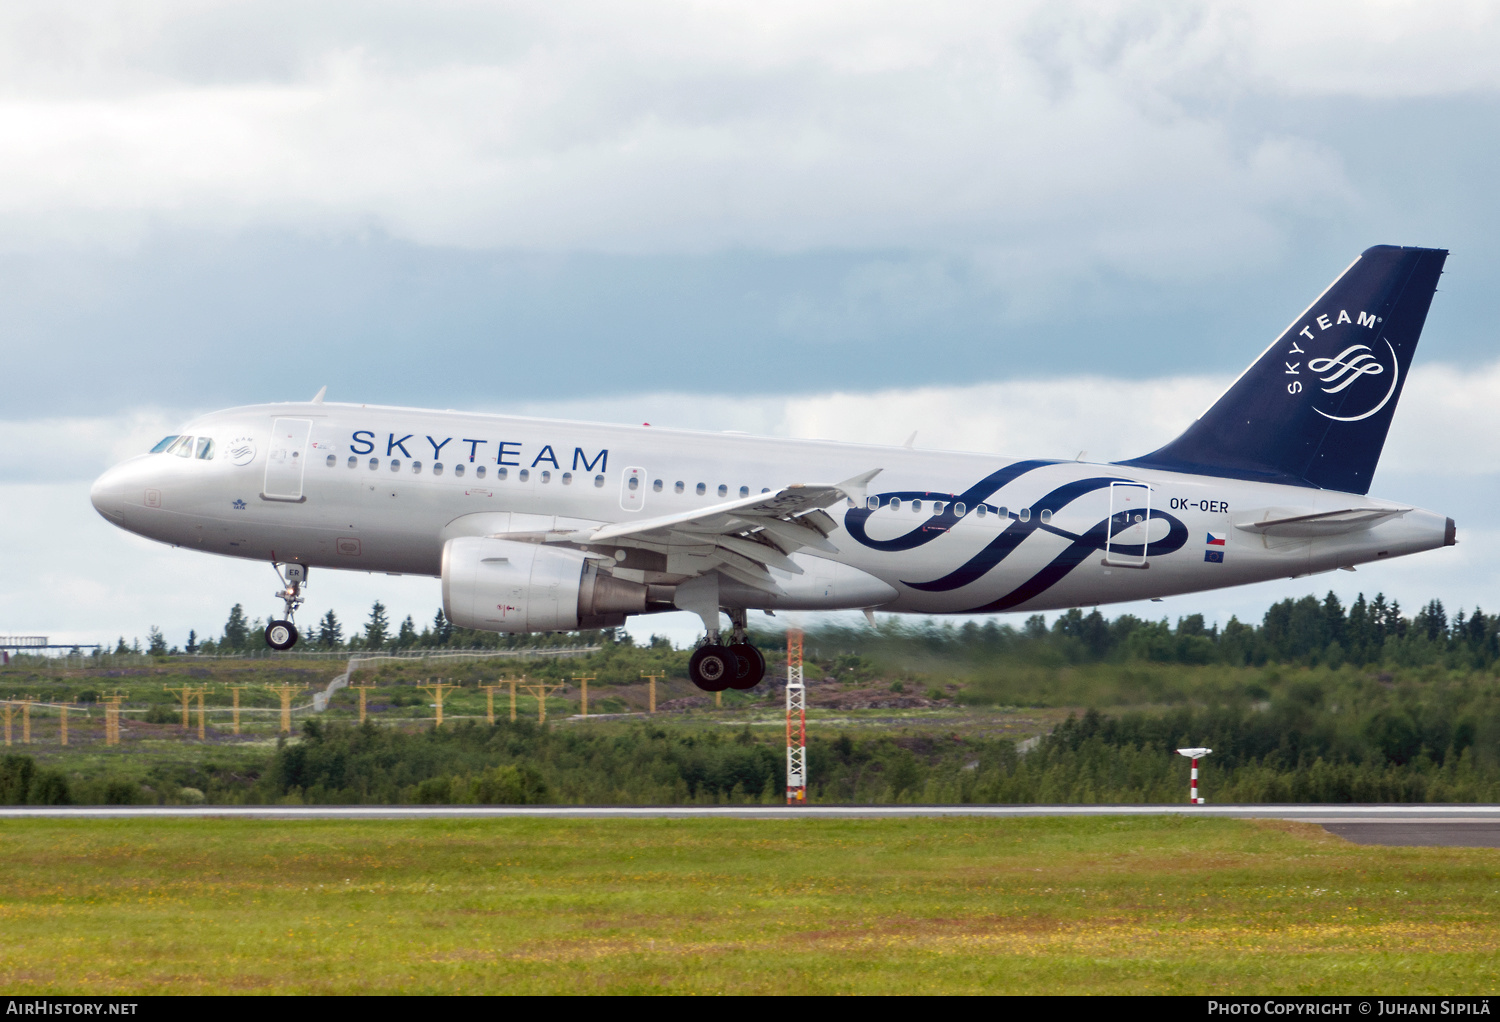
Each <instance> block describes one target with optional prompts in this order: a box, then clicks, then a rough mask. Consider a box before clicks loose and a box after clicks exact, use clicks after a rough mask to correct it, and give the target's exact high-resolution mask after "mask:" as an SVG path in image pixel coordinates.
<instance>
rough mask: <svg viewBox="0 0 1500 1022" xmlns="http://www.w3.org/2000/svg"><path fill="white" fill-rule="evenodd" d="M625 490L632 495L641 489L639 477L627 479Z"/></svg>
mask: <svg viewBox="0 0 1500 1022" xmlns="http://www.w3.org/2000/svg"><path fill="white" fill-rule="evenodd" d="M543 474H545V473H543ZM625 488H626V489H627V490H629V491H630V492H631V493H634V492H635V491H636V490H639V489H640V488H641V477H640V476H631V477H630V478H629V479H627V480H626V481H625Z"/></svg>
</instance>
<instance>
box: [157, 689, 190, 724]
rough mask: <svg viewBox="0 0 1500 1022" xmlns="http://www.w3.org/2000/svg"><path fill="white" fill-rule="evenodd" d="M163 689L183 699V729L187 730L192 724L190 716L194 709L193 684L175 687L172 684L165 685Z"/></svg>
mask: <svg viewBox="0 0 1500 1022" xmlns="http://www.w3.org/2000/svg"><path fill="white" fill-rule="evenodd" d="M162 689H163V690H164V691H167V692H171V693H172V694H173V695H175V696H177V697H178V698H179V699H180V700H182V730H183V731H184V732H186V731H187V729H188V727H189V726H190V724H189V718H190V716H191V714H192V710H191V706H192V702H193V688H192V686H191V685H183V686H182V687H181V688H173V687H172V686H171V685H163V686H162Z"/></svg>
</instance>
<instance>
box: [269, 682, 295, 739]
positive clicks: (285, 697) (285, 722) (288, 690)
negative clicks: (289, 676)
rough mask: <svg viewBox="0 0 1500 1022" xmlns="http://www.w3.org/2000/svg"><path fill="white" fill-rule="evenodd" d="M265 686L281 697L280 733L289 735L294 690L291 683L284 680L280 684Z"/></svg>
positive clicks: (290, 731)
mask: <svg viewBox="0 0 1500 1022" xmlns="http://www.w3.org/2000/svg"><path fill="white" fill-rule="evenodd" d="M266 688H268V689H270V690H271V691H272V692H275V693H276V694H277V695H279V696H280V697H281V733H282V734H284V735H289V734H291V733H292V693H293V692H294V691H296V690H295V689H294V688H293V687H292V683H291V682H289V681H284V682H282V683H281V684H280V685H267V686H266Z"/></svg>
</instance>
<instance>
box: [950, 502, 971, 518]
mask: <svg viewBox="0 0 1500 1022" xmlns="http://www.w3.org/2000/svg"><path fill="white" fill-rule="evenodd" d="M968 511H969V509H968V508H967V507H965V506H964V505H963V504H962V503H958V504H954V505H953V517H954V518H962V517H963V516H964V515H966V514H968Z"/></svg>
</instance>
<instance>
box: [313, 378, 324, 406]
mask: <svg viewBox="0 0 1500 1022" xmlns="http://www.w3.org/2000/svg"><path fill="white" fill-rule="evenodd" d="M326 393H328V384H326V383H325V384H323V389H322V390H320V391H318V392H317V393H316V394H314V395H313V399H312V403H313V404H315V405H320V404H322V403H323V395H324V394H326Z"/></svg>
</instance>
